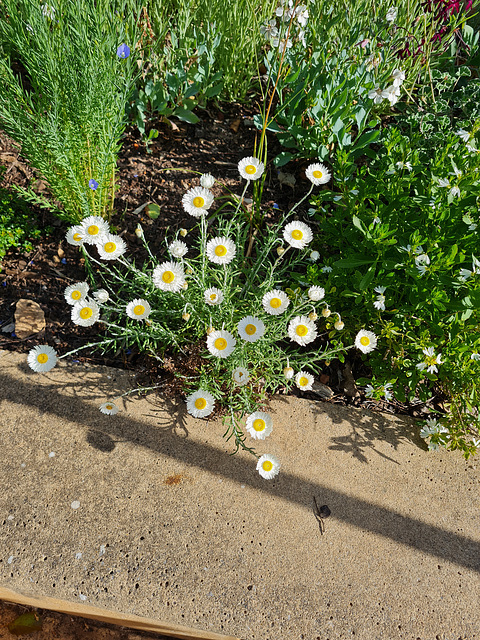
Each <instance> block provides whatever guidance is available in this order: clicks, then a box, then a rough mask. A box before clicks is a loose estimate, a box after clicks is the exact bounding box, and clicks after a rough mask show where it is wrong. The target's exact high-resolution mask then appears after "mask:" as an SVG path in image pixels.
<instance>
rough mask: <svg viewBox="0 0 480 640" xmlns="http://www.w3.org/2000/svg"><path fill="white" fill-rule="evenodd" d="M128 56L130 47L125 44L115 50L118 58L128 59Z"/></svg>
mask: <svg viewBox="0 0 480 640" xmlns="http://www.w3.org/2000/svg"><path fill="white" fill-rule="evenodd" d="M129 55H130V47H129V46H128V45H126V44H125V43H123V44H121V45H120V46H119V47H118V49H117V56H118V57H119V58H128V56H129Z"/></svg>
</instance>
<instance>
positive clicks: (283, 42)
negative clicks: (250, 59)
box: [271, 38, 293, 53]
mask: <svg viewBox="0 0 480 640" xmlns="http://www.w3.org/2000/svg"><path fill="white" fill-rule="evenodd" d="M271 42H272V47H275V48H276V49H277V48H278V50H279V51H280V53H283V52H284V51H285V50H286V49H291V48H292V46H293V42H292V40H291V39H290V38H272V40H271Z"/></svg>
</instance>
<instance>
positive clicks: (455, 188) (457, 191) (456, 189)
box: [450, 187, 460, 198]
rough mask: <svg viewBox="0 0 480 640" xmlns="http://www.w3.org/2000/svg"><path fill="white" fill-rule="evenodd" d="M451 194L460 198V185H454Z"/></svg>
mask: <svg viewBox="0 0 480 640" xmlns="http://www.w3.org/2000/svg"><path fill="white" fill-rule="evenodd" d="M450 195H451V196H452V197H454V198H455V197H457V198H458V197H460V189H459V187H452V188H451V189H450Z"/></svg>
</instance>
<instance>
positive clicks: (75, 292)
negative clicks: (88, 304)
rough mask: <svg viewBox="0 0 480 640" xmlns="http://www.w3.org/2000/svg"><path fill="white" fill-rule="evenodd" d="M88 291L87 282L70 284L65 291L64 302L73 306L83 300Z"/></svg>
mask: <svg viewBox="0 0 480 640" xmlns="http://www.w3.org/2000/svg"><path fill="white" fill-rule="evenodd" d="M89 289H90V287H89V286H88V283H87V282H76V283H75V284H71V285H69V286H68V287H67V288H66V289H65V292H64V296H65V300H66V301H67V302H68V304H71V305H74V304H75V303H76V302H78V301H79V300H85V298H86V297H87V293H88V290H89Z"/></svg>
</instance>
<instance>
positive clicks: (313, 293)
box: [308, 286, 325, 302]
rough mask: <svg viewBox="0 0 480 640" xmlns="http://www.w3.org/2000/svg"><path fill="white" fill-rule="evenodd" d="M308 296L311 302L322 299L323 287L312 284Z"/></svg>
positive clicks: (323, 294) (323, 295)
mask: <svg viewBox="0 0 480 640" xmlns="http://www.w3.org/2000/svg"><path fill="white" fill-rule="evenodd" d="M308 297H309V298H310V300H312V301H313V302H318V301H319V300H323V298H324V297H325V289H324V288H323V287H317V286H313V287H310V289H309V290H308Z"/></svg>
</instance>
